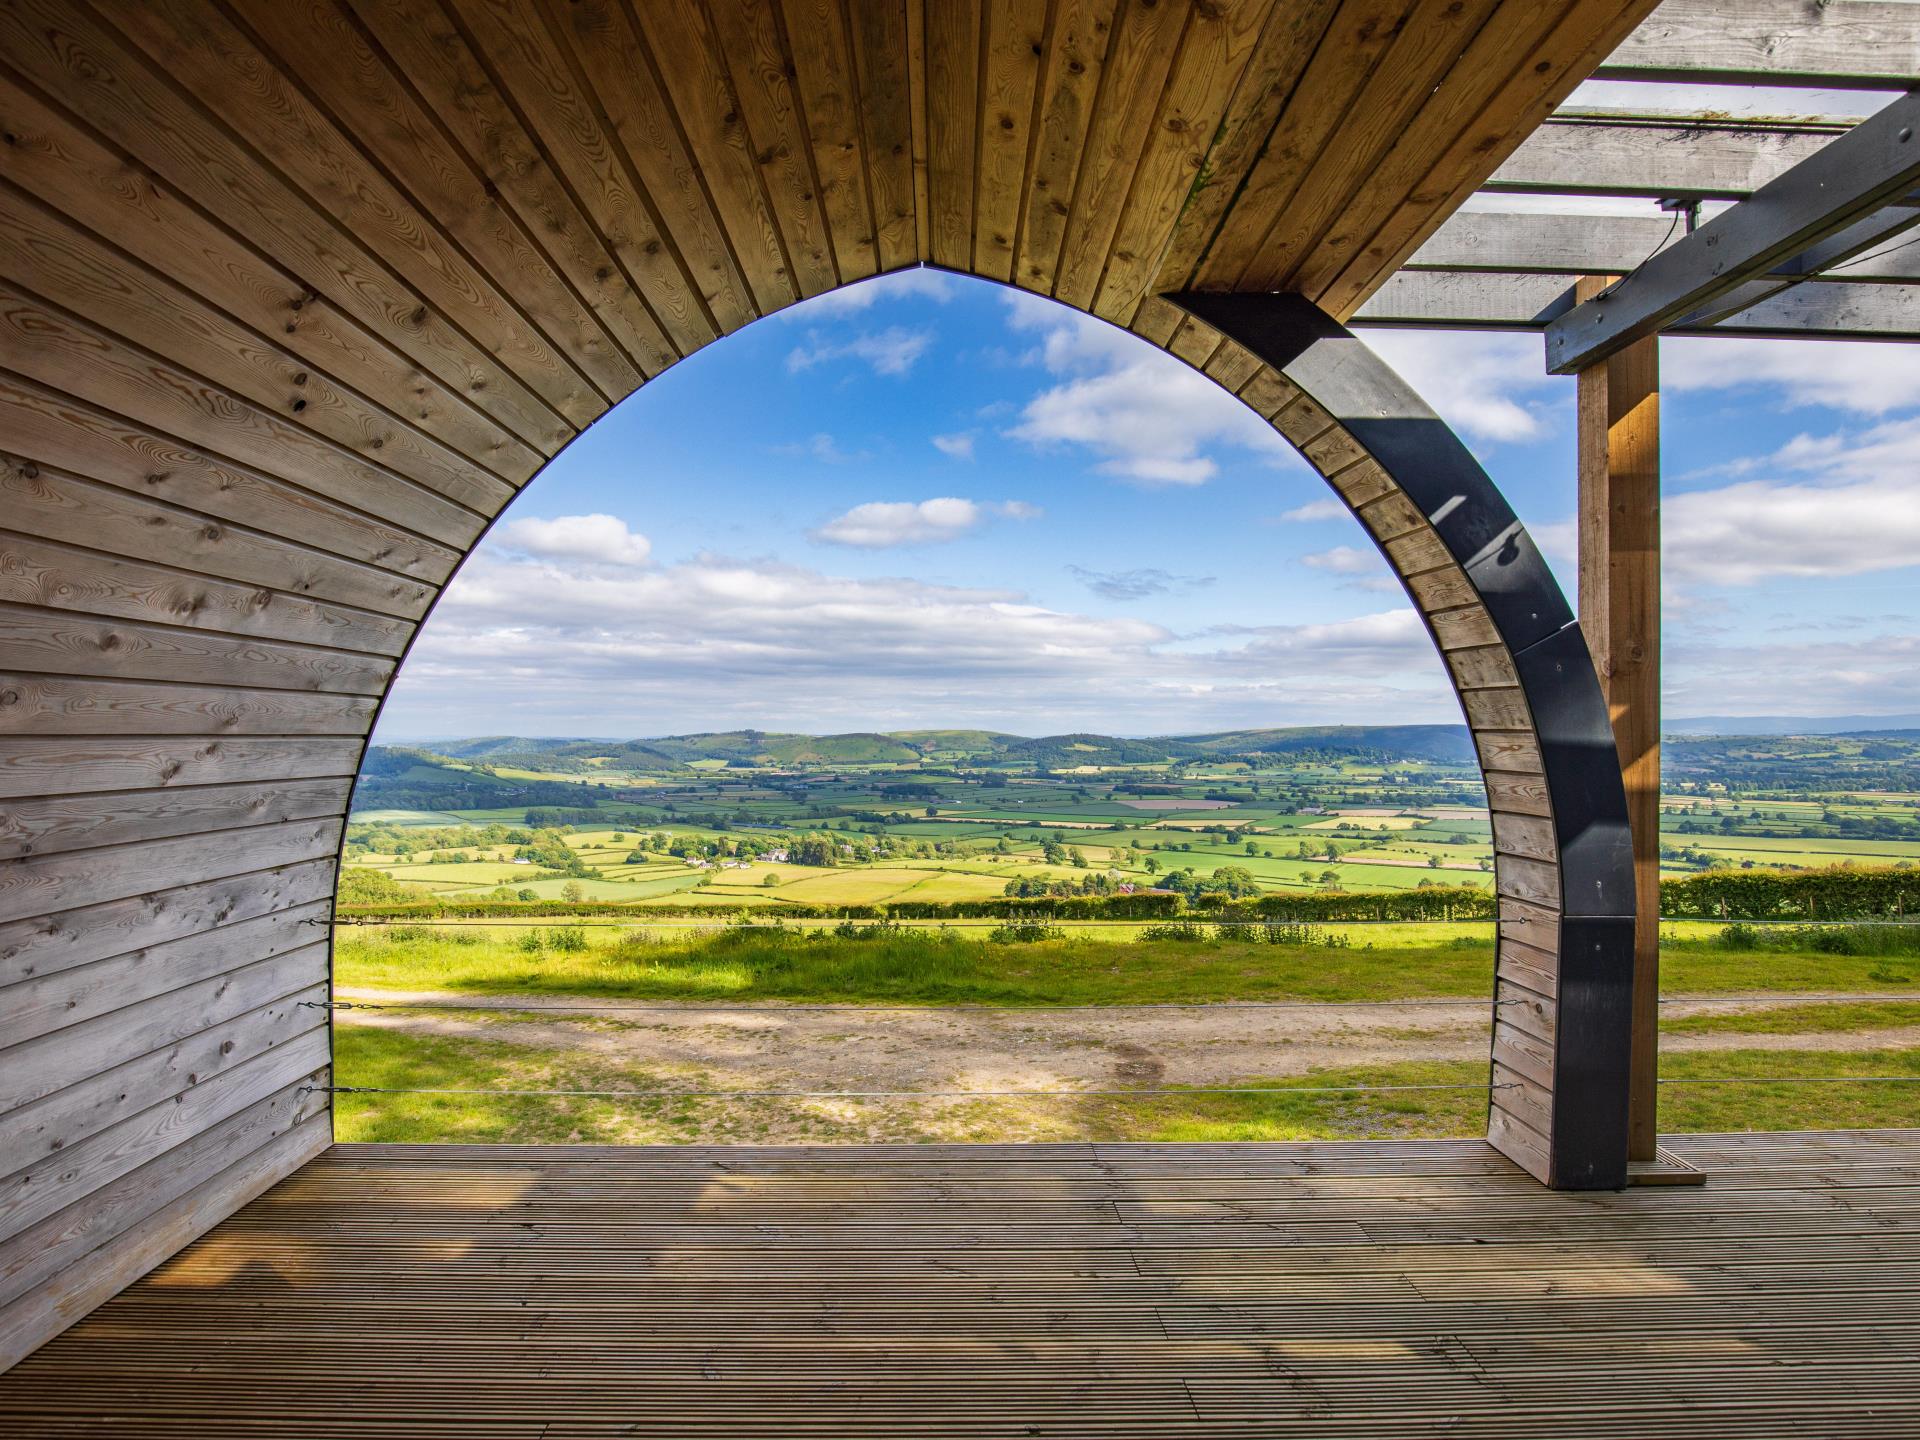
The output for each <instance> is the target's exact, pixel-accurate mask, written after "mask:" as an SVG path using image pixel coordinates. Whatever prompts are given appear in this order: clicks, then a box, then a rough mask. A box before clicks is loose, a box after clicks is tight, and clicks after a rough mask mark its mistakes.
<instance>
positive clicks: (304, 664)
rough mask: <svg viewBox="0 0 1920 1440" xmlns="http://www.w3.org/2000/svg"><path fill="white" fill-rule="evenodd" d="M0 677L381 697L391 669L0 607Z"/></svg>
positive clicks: (299, 648) (357, 658)
mask: <svg viewBox="0 0 1920 1440" xmlns="http://www.w3.org/2000/svg"><path fill="white" fill-rule="evenodd" d="M0 669H5V670H24V671H32V672H36V673H40V674H47V675H93V674H98V673H100V672H102V671H104V672H106V673H107V674H108V675H110V676H112V677H114V678H117V679H127V680H167V681H181V682H189V683H192V684H198V685H244V686H248V687H252V688H258V689H263V690H318V691H324V692H327V693H333V694H343V695H381V694H384V693H385V692H386V688H387V682H388V681H389V680H391V679H392V678H393V671H394V664H393V662H392V661H391V660H389V659H387V658H385V657H375V656H367V655H357V654H350V653H347V652H343V651H338V650H327V649H322V648H320V647H318V646H307V645H292V644H288V643H286V642H283V641H263V640H248V639H236V638H234V637H232V636H226V635H214V634H209V633H207V632H205V631H200V630H190V629H185V628H182V627H177V626H166V625H149V624H145V623H143V622H139V621H131V620H124V621H123V620H104V619H96V618H94V617H91V616H86V615H66V614H59V613H56V612H54V611H50V610H46V609H43V608H39V607H37V606H24V605H9V604H6V603H4V602H0ZM55 788H56V789H57V788H58V787H55ZM22 793H25V792H22Z"/></svg>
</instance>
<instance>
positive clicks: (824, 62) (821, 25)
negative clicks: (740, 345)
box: [778, 0, 880, 284]
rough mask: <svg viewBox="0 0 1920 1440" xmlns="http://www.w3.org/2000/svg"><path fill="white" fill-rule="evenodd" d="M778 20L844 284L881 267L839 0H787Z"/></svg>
mask: <svg viewBox="0 0 1920 1440" xmlns="http://www.w3.org/2000/svg"><path fill="white" fill-rule="evenodd" d="M780 9H781V13H780V15H779V17H778V24H779V29H780V33H781V36H782V38H783V40H784V42H785V45H786V49H787V53H788V54H789V55H790V56H791V57H792V65H793V72H792V84H793V91H794V94H795V96H796V97H797V98H798V100H799V101H800V103H801V105H802V107H803V109H802V114H801V121H802V124H803V127H804V129H805V131H806V136H807V143H808V144H809V146H810V147H811V150H812V156H813V174H814V178H815V179H816V180H817V181H818V182H819V187H820V205H821V208H822V209H823V210H824V211H825V212H826V216H827V230H828V234H829V236H830V237H831V239H832V241H833V263H834V269H835V270H836V271H838V273H839V275H840V279H841V282H842V283H843V284H845V283H848V282H850V281H854V280H863V279H865V278H866V277H867V276H869V275H872V274H874V273H875V272H876V271H877V270H879V269H880V254H879V248H878V241H877V239H876V238H875V232H876V230H877V229H878V226H877V224H876V220H875V216H874V205H873V196H872V193H871V190H870V188H869V184H868V175H869V169H868V166H867V161H866V137H865V135H864V134H863V132H862V127H861V123H860V104H861V96H860V87H859V81H858V77H857V73H856V71H855V68H854V63H853V49H852V40H851V38H850V37H849V36H848V34H847V17H846V12H845V10H844V9H843V8H842V6H841V3H840V0H783V3H782V4H781V7H780Z"/></svg>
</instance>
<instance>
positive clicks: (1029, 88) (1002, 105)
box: [972, 0, 1053, 281]
mask: <svg viewBox="0 0 1920 1440" xmlns="http://www.w3.org/2000/svg"><path fill="white" fill-rule="evenodd" d="M985 6H986V34H985V39H984V40H983V41H982V46H981V68H980V115H979V119H978V120H977V121H976V122H975V123H976V125H977V126H978V132H977V133H978V134H979V137H980V139H979V166H978V173H977V174H976V175H975V176H974V206H973V263H972V269H973V272H974V273H975V274H976V275H983V276H985V277H986V278H987V279H989V280H1000V281H1008V280H1011V279H1012V278H1013V251H1014V241H1015V239H1016V238H1017V237H1018V235H1019V233H1020V215H1021V211H1022V210H1023V209H1024V208H1025V206H1026V203H1027V197H1028V195H1029V193H1030V191H1029V179H1028V172H1029V167H1030V161H1031V159H1032V142H1033V136H1034V132H1035V121H1034V97H1035V95H1036V94H1037V92H1038V90H1039V85H1040V68H1041V60H1042V58H1043V57H1044V56H1045V55H1046V53H1047V50H1048V47H1049V42H1050V41H1051V38H1052V23H1053V22H1052V18H1051V11H1052V8H1053V7H1052V6H1049V5H1027V4H1023V3H1021V0H985Z"/></svg>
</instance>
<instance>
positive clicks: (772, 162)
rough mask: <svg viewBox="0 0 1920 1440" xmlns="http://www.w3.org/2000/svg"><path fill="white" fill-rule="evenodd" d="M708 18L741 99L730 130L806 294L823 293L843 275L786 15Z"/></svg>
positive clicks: (733, 12) (751, 9) (755, 10)
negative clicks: (783, 22)
mask: <svg viewBox="0 0 1920 1440" xmlns="http://www.w3.org/2000/svg"><path fill="white" fill-rule="evenodd" d="M708 19H709V28H708V29H707V30H705V31H704V32H703V33H704V35H705V36H706V38H707V42H708V43H709V44H710V45H712V46H714V47H715V49H716V55H715V60H716V63H717V64H718V65H719V66H720V67H721V68H723V69H724V71H725V72H726V74H727V76H728V84H729V86H730V87H731V89H732V92H733V96H734V108H735V112H736V116H737V118H736V119H735V120H734V121H732V122H729V128H733V127H735V126H737V128H738V130H739V141H740V143H741V144H742V145H744V146H745V147H746V151H747V154H748V155H749V156H751V157H752V159H753V164H754V168H755V169H756V171H757V172H758V174H759V177H760V187H761V193H762V194H764V195H765V196H766V198H767V204H768V205H769V207H770V208H771V210H772V212H773V215H774V218H775V220H776V221H777V222H778V224H779V226H780V235H781V241H782V244H783V247H784V248H785V250H786V254H787V263H788V265H789V267H790V268H791V270H792V274H793V280H794V284H795V285H796V286H797V287H798V290H799V293H800V294H801V295H802V296H803V297H804V296H807V295H819V294H822V293H824V292H825V291H828V290H831V289H833V288H834V286H836V285H837V284H839V283H840V275H839V271H838V268H837V266H836V264H835V261H834V254H833V244H832V239H831V237H830V236H829V234H828V227H827V216H826V209H825V205H824V203H823V200H822V196H821V193H820V180H819V177H818V176H816V175H815V174H814V168H813V165H814V162H813V142H812V139H811V137H810V136H809V135H808V133H807V128H806V118H805V115H804V114H803V112H802V107H801V104H800V100H799V97H798V95H796V93H795V91H794V80H793V76H794V73H795V69H794V63H793V58H792V57H791V56H790V55H789V54H788V53H787V45H786V37H785V36H784V35H783V34H782V33H781V27H780V22H779V17H778V15H777V14H776V13H775V12H774V9H773V7H772V5H771V4H755V5H716V6H709V7H708Z"/></svg>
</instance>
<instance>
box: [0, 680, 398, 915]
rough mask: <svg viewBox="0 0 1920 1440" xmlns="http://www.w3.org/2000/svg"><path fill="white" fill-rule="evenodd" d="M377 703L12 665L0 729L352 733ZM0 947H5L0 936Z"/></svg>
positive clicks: (361, 730)
mask: <svg viewBox="0 0 1920 1440" xmlns="http://www.w3.org/2000/svg"><path fill="white" fill-rule="evenodd" d="M378 703H379V702H378V701H377V700H376V699H375V698H374V697H372V696H370V695H316V694H302V693H300V692H298V691H291V690H247V689H234V688H228V687H209V686H205V685H187V684H176V683H173V682H170V681H165V680H152V681H149V680H115V679H105V678H102V677H100V676H95V675H89V676H86V677H83V678H74V677H69V676H61V675H29V674H24V673H20V672H10V673H4V674H0V735H349V736H355V737H358V736H362V735H365V734H366V732H367V727H368V726H369V725H371V724H372V723H373V712H374V708H375V706H376V705H377V704H378ZM0 953H9V952H6V951H5V946H4V942H0Z"/></svg>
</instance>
